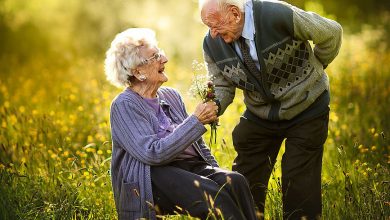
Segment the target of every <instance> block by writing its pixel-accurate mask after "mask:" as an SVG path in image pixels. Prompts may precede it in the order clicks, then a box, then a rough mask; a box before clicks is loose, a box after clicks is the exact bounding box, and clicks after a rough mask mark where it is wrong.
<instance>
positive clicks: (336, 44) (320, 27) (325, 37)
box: [291, 6, 343, 66]
mask: <svg viewBox="0 0 390 220" xmlns="http://www.w3.org/2000/svg"><path fill="white" fill-rule="evenodd" d="M291 8H292V10H293V22H294V37H295V38H297V39H301V40H309V41H313V43H314V55H315V56H316V57H317V58H318V60H319V61H320V62H321V63H322V64H323V65H324V66H327V65H328V64H329V63H331V62H332V61H333V59H334V58H335V57H336V56H337V54H338V53H339V50H340V47H341V42H342V33H343V29H342V27H341V25H340V24H339V23H337V22H336V21H333V20H330V19H327V18H324V17H322V16H319V15H318V14H316V13H313V12H306V11H304V10H302V9H299V8H297V7H294V6H292V7H291Z"/></svg>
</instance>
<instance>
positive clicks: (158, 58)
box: [140, 49, 165, 65]
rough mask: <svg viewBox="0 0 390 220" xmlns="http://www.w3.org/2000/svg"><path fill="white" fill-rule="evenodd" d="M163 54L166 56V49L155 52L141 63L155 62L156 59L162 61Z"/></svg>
mask: <svg viewBox="0 0 390 220" xmlns="http://www.w3.org/2000/svg"><path fill="white" fill-rule="evenodd" d="M163 56H165V53H164V51H163V50H160V49H159V50H158V52H157V53H155V54H153V56H151V57H149V58H148V59H145V60H143V61H141V63H140V65H145V64H149V63H151V62H153V61H154V60H155V61H161V58H162V57H163Z"/></svg>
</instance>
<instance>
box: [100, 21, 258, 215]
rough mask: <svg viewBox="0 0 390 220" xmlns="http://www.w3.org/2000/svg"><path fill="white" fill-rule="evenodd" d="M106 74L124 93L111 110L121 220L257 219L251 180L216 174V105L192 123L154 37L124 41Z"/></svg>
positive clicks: (132, 32) (135, 32)
mask: <svg viewBox="0 0 390 220" xmlns="http://www.w3.org/2000/svg"><path fill="white" fill-rule="evenodd" d="M106 55H107V56H106V60H105V72H106V75H107V79H108V80H109V81H111V82H112V83H113V84H114V85H117V86H120V87H125V89H124V91H123V92H121V93H120V94H119V95H118V96H117V97H116V98H115V99H114V100H113V102H112V105H111V132H112V143H113V150H112V160H111V175H112V186H113V191H114V198H115V204H116V209H117V212H118V215H119V219H139V218H146V219H155V218H156V213H157V214H174V213H175V212H178V211H179V210H181V211H182V212H184V213H189V214H190V215H191V216H196V217H200V218H202V219H205V218H207V216H208V215H209V214H210V211H209V210H213V212H212V214H215V215H218V214H222V215H223V216H224V218H225V219H255V212H254V204H253V200H252V196H251V194H250V191H249V188H248V184H247V182H246V180H245V178H244V177H243V176H242V175H240V174H238V173H235V172H231V171H226V170H222V169H220V168H218V165H217V162H216V161H215V159H214V158H213V156H212V155H211V153H210V151H209V149H208V148H207V146H206V145H205V143H204V142H203V140H202V138H201V136H202V134H203V133H205V131H206V129H205V126H204V125H205V124H208V123H210V122H213V121H215V120H216V119H217V116H216V113H217V110H218V107H217V106H216V104H215V103H214V102H208V103H200V104H199V105H197V107H196V109H195V111H194V113H193V114H191V115H188V114H187V112H186V110H185V107H184V103H183V101H182V99H181V97H180V95H179V93H178V92H177V91H176V90H174V89H172V88H167V87H161V85H162V84H163V83H164V82H166V81H167V80H168V78H167V75H166V73H165V71H164V70H165V64H166V63H167V62H168V59H167V57H166V56H165V55H164V53H163V52H162V51H161V50H160V49H159V48H158V47H157V42H156V39H155V34H154V32H153V31H152V30H150V29H144V28H131V29H128V30H126V31H124V32H122V33H119V34H118V35H117V36H116V37H115V39H114V40H113V42H112V43H111V48H110V49H109V50H108V51H107V54H106Z"/></svg>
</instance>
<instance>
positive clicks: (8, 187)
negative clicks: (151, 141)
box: [0, 29, 390, 219]
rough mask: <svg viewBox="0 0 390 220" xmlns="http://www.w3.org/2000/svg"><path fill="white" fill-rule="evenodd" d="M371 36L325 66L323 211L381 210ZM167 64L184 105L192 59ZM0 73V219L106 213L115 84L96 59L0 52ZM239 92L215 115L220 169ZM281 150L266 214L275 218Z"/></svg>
mask: <svg viewBox="0 0 390 220" xmlns="http://www.w3.org/2000/svg"><path fill="white" fill-rule="evenodd" d="M380 36H381V32H380V31H379V30H373V29H367V30H364V31H362V33H360V34H356V35H346V36H345V38H344V43H343V47H342V50H341V53H340V55H339V57H338V58H337V60H336V61H335V62H334V63H332V64H331V65H330V66H329V67H328V74H329V76H330V81H331V94H332V100H331V113H330V124H329V138H328V140H327V143H326V146H325V153H324V159H323V177H322V180H323V181H322V182H323V185H322V187H323V218H324V219H389V218H390V195H389V192H390V175H389V164H390V154H389V151H390V141H389V138H390V65H389V63H390V53H389V52H388V50H386V49H383V48H386V47H383V45H382V46H381V44H380V42H381V41H380ZM381 48H382V49H381ZM168 55H169V54H168ZM167 72H168V74H169V76H170V81H169V82H168V83H167V86H172V87H175V88H177V89H178V90H179V91H180V92H181V93H182V95H183V96H184V97H185V101H186V104H187V108H188V110H189V112H191V111H192V110H193V109H194V107H195V104H194V101H193V100H192V99H191V97H190V95H189V94H188V89H187V88H188V87H189V85H190V84H191V78H192V76H193V73H192V70H191V67H190V66H184V67H183V66H180V65H179V63H175V62H170V63H169V64H168V65H167ZM0 74H1V75H0V76H1V81H0V195H1V196H0V219H115V218H116V214H115V209H114V202H113V195H112V191H111V182H110V176H109V164H110V156H111V142H110V129H109V106H110V102H111V100H112V99H113V98H114V97H115V95H116V94H117V93H118V92H120V90H118V89H116V88H114V87H112V86H111V85H109V83H108V82H107V81H106V80H105V78H104V73H103V60H101V59H95V58H85V57H83V58H81V57H71V58H69V57H68V58H67V59H65V60H62V59H58V60H57V61H53V59H50V58H48V57H45V56H42V55H40V56H35V57H33V58H30V59H26V60H23V59H17V58H13V57H12V56H3V58H1V60H0ZM241 97H242V94H241V92H239V91H238V95H237V97H236V99H235V101H234V103H233V104H232V105H231V106H230V107H229V109H228V110H227V112H226V114H225V115H224V116H222V117H221V119H220V124H221V125H222V126H220V127H219V128H218V140H217V141H218V142H217V144H216V145H214V146H213V147H212V153H213V154H214V155H215V156H216V158H217V160H218V161H219V163H220V165H221V166H222V167H225V168H227V169H230V168H231V164H232V161H233V159H234V157H235V152H234V149H233V147H232V140H231V132H232V129H233V128H234V126H235V124H236V123H237V122H238V119H239V116H240V114H241V113H242V112H243V110H244V108H245V107H244V106H243V103H242V101H241V100H242V99H241ZM208 137H209V133H207V134H206V135H205V139H206V140H207V139H208ZM281 153H282V152H281ZM280 156H281V155H279V159H278V164H277V166H276V168H275V171H274V172H273V175H272V179H271V181H270V184H269V193H268V198H267V207H266V213H265V217H266V219H281V218H282V209H281V207H282V204H281V188H280V158H281V157H280ZM186 218H187V217H185V216H176V217H170V218H168V219H186Z"/></svg>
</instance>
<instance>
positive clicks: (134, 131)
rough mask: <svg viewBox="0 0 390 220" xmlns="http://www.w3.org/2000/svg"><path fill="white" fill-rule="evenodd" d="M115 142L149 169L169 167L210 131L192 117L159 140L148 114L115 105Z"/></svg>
mask: <svg viewBox="0 0 390 220" xmlns="http://www.w3.org/2000/svg"><path fill="white" fill-rule="evenodd" d="M111 131H112V138H113V141H116V142H117V143H119V144H120V146H122V147H123V148H124V149H125V150H126V151H127V152H128V153H129V154H130V155H132V156H133V157H134V158H136V159H138V160H139V161H141V162H143V163H145V164H148V165H161V164H165V163H167V162H169V161H171V160H172V159H174V158H175V157H176V156H177V155H179V154H180V153H181V152H182V151H183V150H185V149H186V148H187V147H188V146H189V145H191V144H192V143H193V142H195V141H196V140H198V139H199V138H200V137H201V136H202V134H204V132H206V128H205V127H204V126H203V124H202V123H201V122H200V121H199V120H198V118H196V116H194V115H191V116H189V117H187V118H186V119H185V120H184V121H183V122H182V123H181V124H180V125H179V126H178V127H177V128H176V129H175V130H174V131H173V132H172V133H171V134H169V135H168V136H166V137H165V138H161V139H160V138H158V137H157V134H156V132H154V129H153V124H152V123H151V120H150V118H149V117H148V114H146V113H145V111H143V110H142V109H141V108H140V107H139V106H138V105H136V104H134V103H131V102H129V101H120V102H114V103H113V104H112V107H111Z"/></svg>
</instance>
